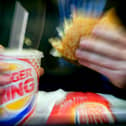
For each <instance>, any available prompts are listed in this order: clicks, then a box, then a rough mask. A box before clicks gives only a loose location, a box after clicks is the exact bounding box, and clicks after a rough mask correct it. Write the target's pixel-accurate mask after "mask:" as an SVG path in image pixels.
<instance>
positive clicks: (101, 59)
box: [76, 49, 126, 70]
mask: <svg viewBox="0 0 126 126" xmlns="http://www.w3.org/2000/svg"><path fill="white" fill-rule="evenodd" d="M76 57H77V58H78V60H81V61H83V60H84V61H88V62H90V63H93V64H95V65H99V66H101V67H105V68H108V69H111V70H124V69H125V70H126V66H125V64H126V62H125V61H118V60H114V59H111V58H108V57H105V56H103V55H100V54H97V53H94V52H89V51H86V50H81V49H77V50H76Z"/></svg>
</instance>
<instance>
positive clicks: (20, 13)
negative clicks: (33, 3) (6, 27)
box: [9, 2, 29, 50]
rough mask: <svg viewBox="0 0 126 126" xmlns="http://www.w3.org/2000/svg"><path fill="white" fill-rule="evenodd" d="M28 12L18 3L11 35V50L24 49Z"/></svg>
mask: <svg viewBox="0 0 126 126" xmlns="http://www.w3.org/2000/svg"><path fill="white" fill-rule="evenodd" d="M28 15H29V13H28V11H27V10H26V9H25V8H23V6H22V5H21V4H20V3H19V2H16V5H15V13H14V17H13V23H12V28H11V33H10V41H9V48H13V49H19V50H20V49H22V48H23V41H24V36H25V32H26V26H27V21H28Z"/></svg>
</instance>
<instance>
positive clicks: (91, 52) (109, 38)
mask: <svg viewBox="0 0 126 126" xmlns="http://www.w3.org/2000/svg"><path fill="white" fill-rule="evenodd" d="M92 34H93V35H94V38H91V37H90V38H84V39H82V40H81V41H80V46H79V48H78V49H77V50H76V57H77V58H78V62H79V63H80V64H81V65H84V66H86V67H88V68H91V69H93V70H95V71H97V72H99V73H101V74H103V75H105V76H106V77H108V78H109V80H110V81H111V82H112V83H113V84H114V85H115V86H117V87H119V88H126V34H124V32H122V31H120V30H118V31H114V30H113V31H112V30H110V29H105V28H102V27H96V28H95V29H94V31H93V33H92Z"/></svg>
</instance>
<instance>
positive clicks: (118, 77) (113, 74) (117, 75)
mask: <svg viewBox="0 0 126 126" xmlns="http://www.w3.org/2000/svg"><path fill="white" fill-rule="evenodd" d="M79 63H80V64H81V65H84V66H86V67H88V68H90V69H92V70H94V71H96V72H99V73H101V74H103V75H105V76H106V77H108V78H109V79H110V81H111V82H112V83H113V84H114V85H115V86H117V87H119V88H126V86H125V83H124V82H125V81H126V79H125V74H124V72H122V71H119V70H110V69H107V68H104V67H101V66H99V65H95V64H92V63H90V62H87V61H84V60H79Z"/></svg>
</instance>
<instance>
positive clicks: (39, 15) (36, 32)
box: [0, 0, 125, 93]
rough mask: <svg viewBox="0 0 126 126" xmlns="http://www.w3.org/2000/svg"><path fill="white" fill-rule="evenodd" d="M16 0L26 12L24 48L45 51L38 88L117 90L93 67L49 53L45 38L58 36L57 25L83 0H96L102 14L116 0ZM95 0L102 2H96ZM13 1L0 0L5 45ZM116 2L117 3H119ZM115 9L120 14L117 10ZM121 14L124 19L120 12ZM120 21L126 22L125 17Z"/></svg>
mask: <svg viewBox="0 0 126 126" xmlns="http://www.w3.org/2000/svg"><path fill="white" fill-rule="evenodd" d="M18 1H19V2H20V3H21V4H22V6H23V7H24V8H26V10H28V12H29V19H28V25H27V29H26V34H25V40H24V48H34V49H38V50H40V51H43V53H44V58H43V59H42V64H41V66H42V67H44V69H45V74H44V75H43V76H42V77H40V84H39V89H40V90H44V91H53V90H57V89H59V88H62V89H63V90H65V91H93V92H102V93H113V92H116V90H117V89H116V88H115V87H113V86H112V85H111V83H110V82H108V80H107V78H105V77H103V76H101V75H100V74H98V73H96V72H95V71H92V70H90V69H88V68H85V67H81V66H76V65H73V64H71V63H69V62H67V61H65V60H64V59H62V58H56V57H53V56H51V55H50V50H51V48H52V47H51V45H50V44H49V42H48V39H49V38H51V37H56V36H58V34H57V31H56V28H57V27H58V26H59V25H61V24H62V23H63V21H64V18H70V16H71V9H73V8H74V9H77V8H81V9H82V8H83V6H82V5H83V4H82V3H84V1H85V3H86V4H85V5H86V6H85V8H90V7H89V3H92V5H94V2H93V1H97V4H96V2H95V7H96V8H99V9H97V10H96V11H97V12H98V13H99V14H102V12H104V11H106V10H107V9H109V8H110V7H113V6H114V7H117V3H118V2H117V1H118V0H117V1H116V0H108V1H107V0H66V1H65V0H18ZM98 2H100V3H101V4H100V5H99V4H98ZM15 3H16V0H0V18H1V19H0V44H2V45H3V46H5V47H8V42H9V37H10V32H11V26H12V21H13V15H14V9H15ZM118 5H119V6H120V4H118ZM117 8H118V7H117ZM84 10H85V9H84ZM117 10H118V9H117ZM118 13H119V14H120V11H118ZM120 15H121V14H120ZM121 18H122V19H124V17H123V16H122V15H121ZM123 23H124V24H125V21H124V22H123ZM113 89H114V90H113ZM112 91H113V92H112Z"/></svg>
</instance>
